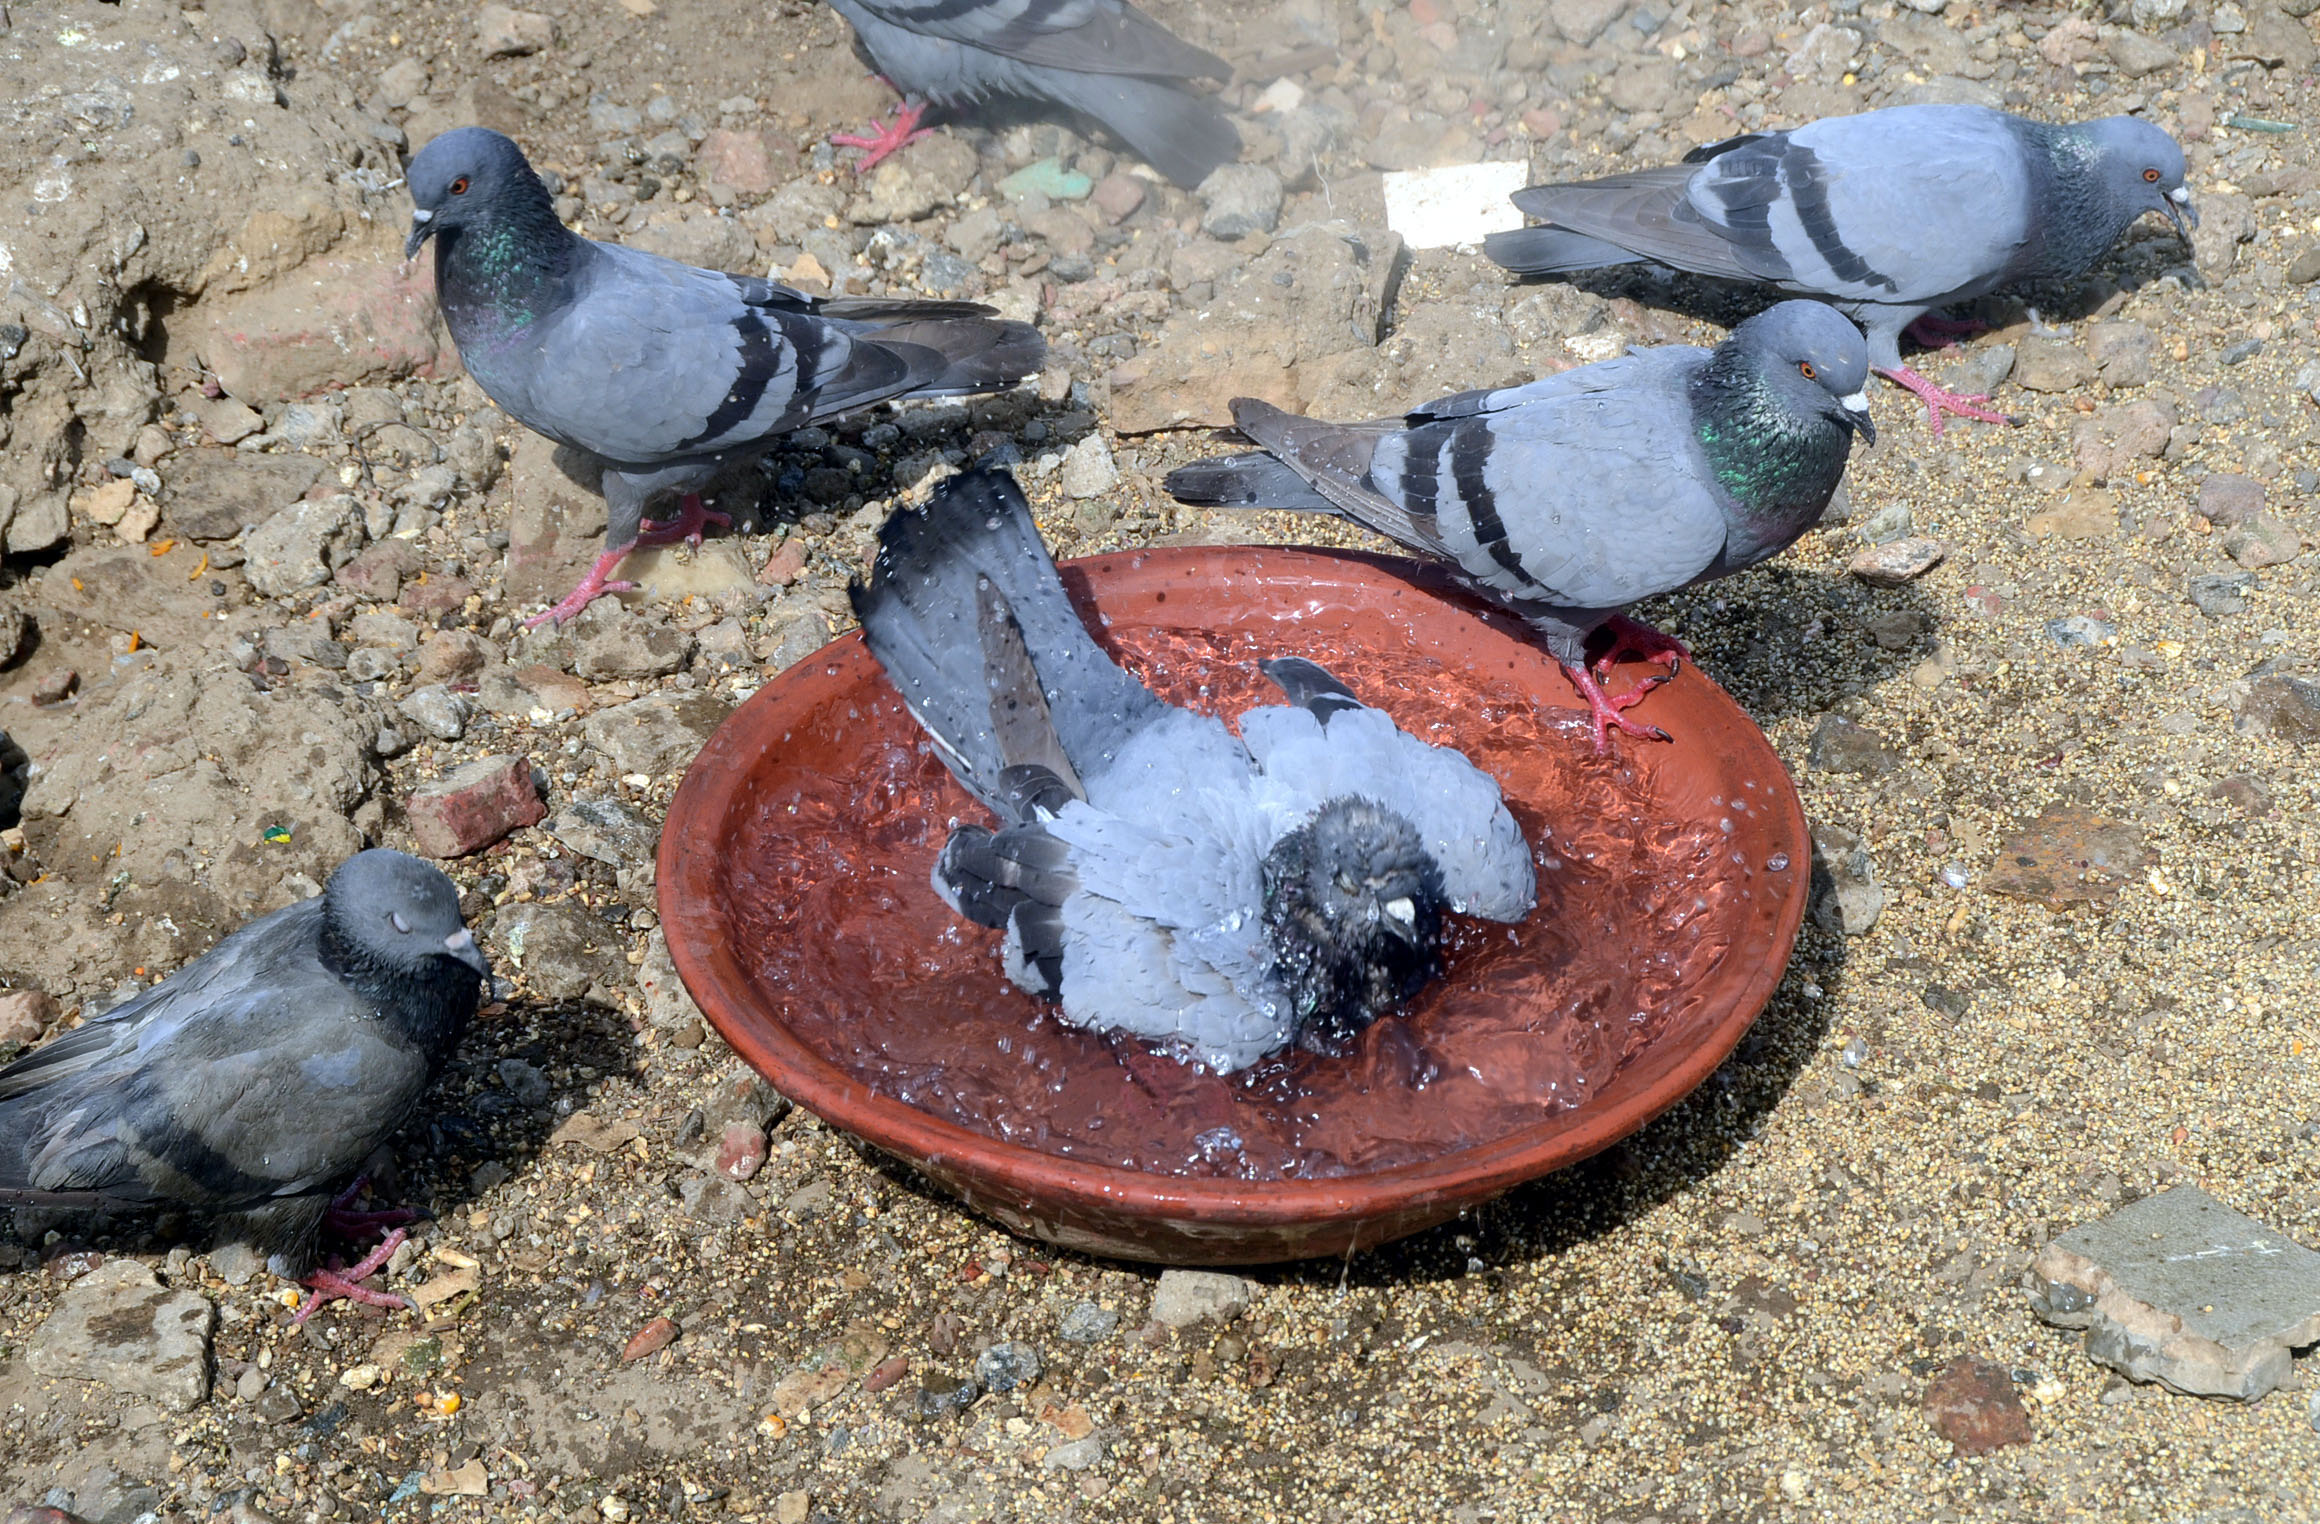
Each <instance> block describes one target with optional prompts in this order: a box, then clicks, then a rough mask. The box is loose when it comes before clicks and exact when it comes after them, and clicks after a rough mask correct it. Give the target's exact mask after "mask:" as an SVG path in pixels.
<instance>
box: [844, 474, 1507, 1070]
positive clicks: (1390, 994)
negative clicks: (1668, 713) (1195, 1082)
mask: <svg viewBox="0 0 2320 1524" xmlns="http://www.w3.org/2000/svg"><path fill="white" fill-rule="evenodd" d="M853 597H854V610H855V613H856V615H857V616H858V617H859V618H860V619H861V621H862V629H863V634H864V637H865V638H866V639H867V640H868V642H869V645H870V650H871V651H872V653H873V654H874V655H876V656H877V658H878V660H879V662H880V664H881V665H883V666H884V667H885V669H886V674H887V676H888V677H889V678H890V679H891V680H892V681H893V683H894V685H895V687H896V688H897V689H898V690H899V691H900V692H901V694H902V696H903V699H904V700H905V702H907V703H908V704H909V706H910V711H911V713H912V714H913V715H915V716H916V717H917V719H918V721H919V723H920V725H922V726H923V727H925V729H926V732H927V734H928V735H929V736H931V737H932V738H933V740H934V742H935V745H936V748H937V749H938V751H939V752H940V754H941V756H942V758H943V760H944V762H945V763H947V764H948V765H949V767H950V769H951V771H952V773H954V774H955V775H956V776H957V777H958V779H959V781H960V782H961V783H962V784H964V785H965V786H966V787H967V789H968V790H969V791H970V792H971V793H973V794H974V795H975V796H976V797H977V798H978V799H980V800H982V801H983V803H984V804H985V805H987V806H988V807H989V808H990V809H991V811H992V813H994V814H996V815H997V816H998V817H999V821H1000V824H999V827H998V829H997V830H989V829H986V828H984V827H982V826H979V825H962V826H958V827H956V828H955V829H954V830H953V831H952V832H951V835H950V839H949V841H948V842H947V843H946V845H945V846H944V848H943V851H942V855H941V857H940V859H939V860H938V861H937V863H936V865H935V869H934V887H935V892H936V893H937V894H939V895H941V896H942V897H943V899H944V900H945V901H947V902H948V903H949V904H950V905H951V906H952V908H954V909H956V910H957V911H958V912H959V913H960V914H961V915H963V916H966V917H967V918H968V919H970V920H972V921H975V922H977V923H979V924H981V925H984V926H991V927H1000V928H1004V929H1005V931H1006V943H1005V961H1006V968H1007V972H1008V974H1009V975H1010V977H1012V978H1013V979H1014V980H1015V982H1016V983H1017V984H1019V985H1021V986H1022V987H1023V988H1024V989H1026V990H1029V991H1031V992H1032V993H1034V994H1038V995H1044V996H1049V997H1053V998H1056V999H1059V1000H1060V1002H1061V1006H1062V1015H1063V1019H1064V1020H1065V1021H1067V1022H1069V1023H1071V1024H1072V1025H1075V1026H1079V1027H1084V1028H1088V1029H1091V1030H1094V1031H1099V1032H1119V1033H1124V1034H1126V1035H1129V1036H1132V1037H1136V1038H1141V1039H1143V1040H1145V1041H1147V1042H1152V1043H1157V1044H1161V1045H1164V1046H1167V1047H1170V1048H1173V1049H1175V1050H1177V1051H1179V1052H1181V1053H1183V1054H1184V1055H1186V1056H1188V1057H1190V1058H1192V1059H1194V1060H1197V1061H1198V1062H1201V1063H1204V1064H1207V1065H1208V1066H1209V1067H1211V1068H1212V1069H1215V1070H1217V1071H1219V1072H1226V1071H1231V1070H1235V1069H1240V1068H1244V1067H1246V1066H1247V1065H1249V1064H1252V1063H1254V1062H1256V1061H1257V1060H1258V1059H1260V1058H1263V1057H1264V1056H1266V1055H1267V1054H1270V1053H1274V1052H1277V1051H1279V1050H1281V1049H1283V1048H1286V1047H1288V1046H1290V1045H1291V1044H1292V1043H1294V1044H1296V1045H1298V1046H1301V1047H1304V1048H1307V1049H1310V1050H1315V1051H1319V1052H1324V1053H1328V1052H1335V1051H1338V1050H1339V1049H1340V1048H1341V1047H1342V1045H1343V1044H1345V1043H1347V1042H1349V1041H1350V1040H1351V1039H1352V1038H1353V1037H1354V1036H1356V1035H1357V1034H1359V1033H1360V1031H1361V1030H1362V1029H1363V1028H1364V1027H1365V1026H1367V1025H1368V1024H1369V1022H1370V1021H1371V1019H1372V1018H1374V1017H1375V1016H1377V1015H1378V1014H1379V1013H1380V1012H1382V1011H1385V1010H1388V1009H1390V1008H1392V1007H1393V1006H1395V1005H1397V1004H1399V1003H1400V1002H1401V1001H1403V1000H1405V999H1407V998H1408V997H1409V996H1410V995H1412V994H1414V993H1415V992H1416V991H1417V990H1418V988H1419V987H1421V986H1422V985H1423V984H1424V983H1425V982H1426V980H1427V979H1429V978H1430V977H1432V975H1433V974H1434V973H1435V971H1436V969H1437V966H1438V963H1439V943H1440V936H1441V918H1442V913H1443V912H1444V911H1445V910H1446V909H1447V910H1458V911H1462V912H1465V913H1467V914H1471V915H1478V916H1484V917H1487V918H1489V919H1491V920H1496V921H1510V922H1511V921H1519V920H1521V919H1522V918H1523V917H1524V916H1526V915H1528V914H1529V913H1530V910H1531V906H1532V904H1533V901H1534V898H1535V893H1536V887H1535V883H1534V880H1533V874H1532V866H1531V856H1530V849H1529V847H1528V846H1527V845H1526V844H1525V842H1524V840H1523V837H1522V832H1521V829H1520V828H1519V827H1518V826H1517V825H1516V824H1515V821H1514V817H1513V816H1511V815H1510V814H1508V813H1507V810H1506V806H1505V805H1504V804H1503V803H1502V802H1501V801H1500V798H1499V789H1498V784H1497V783H1496V781H1495V780H1493V779H1492V778H1491V777H1490V776H1489V775H1488V774H1486V773H1483V772H1481V771H1479V770H1478V769H1476V768H1475V766H1474V765H1473V764H1472V763H1470V762H1468V761H1467V760H1466V759H1465V758H1464V757H1463V756H1461V755H1459V754H1458V753H1457V752H1455V751H1452V750H1449V749H1446V748H1438V747H1433V746H1429V745H1427V744H1426V743H1424V742H1423V741H1420V740H1418V739H1417V738H1416V737H1414V736H1411V735H1408V734H1406V733H1404V732H1403V731H1401V730H1399V729H1397V728H1396V727H1395V725H1394V723H1393V722H1392V721H1391V720H1390V719H1388V718H1387V717H1386V716H1385V715H1384V714H1382V713H1380V712H1379V711H1377V710H1375V709H1370V708H1366V707H1364V706H1363V705H1362V704H1361V703H1360V701H1359V700H1357V699H1355V698H1354V696H1353V695H1352V694H1351V693H1350V692H1348V691H1347V690H1346V688H1345V687H1344V685H1343V684H1341V683H1339V682H1338V681H1337V680H1336V679H1335V678H1333V677H1331V676H1330V675H1329V674H1328V673H1327V672H1324V671H1323V670H1322V669H1321V668H1319V667H1317V666H1315V665H1314V664H1313V663H1311V662H1309V661H1304V660H1300V659H1296V658H1284V659H1281V660H1277V661H1269V662H1266V663H1265V664H1264V670H1265V672H1266V674H1267V675H1268V676H1270V677H1271V678H1272V679H1273V680H1274V682H1276V683H1277V684H1279V685H1280V687H1281V688H1282V690H1283V691H1284V692H1285V693H1286V694H1287V695H1288V696H1289V698H1290V699H1291V700H1292V704H1291V705H1289V706H1277V707H1266V708H1260V709H1252V710H1250V711H1249V712H1247V713H1246V714H1244V715H1242V716H1241V718H1240V734H1239V735H1238V736H1237V737H1236V736H1235V735H1234V734H1233V733H1232V732H1231V731H1229V730H1227V729H1226V728H1225V726H1224V723H1223V722H1222V721H1221V720H1218V719H1216V718H1214V717H1212V716H1209V715H1203V714H1195V713H1193V712H1192V711H1190V710H1186V709H1177V708H1174V707H1171V706H1170V705H1168V704H1166V703H1164V702H1162V701H1161V700H1160V699H1159V698H1158V697H1157V696H1156V695H1154V694H1153V693H1152V692H1151V690H1149V689H1147V688H1146V687H1145V686H1144V685H1143V684H1142V683H1140V682H1138V681H1137V680H1136V679H1135V678H1134V677H1132V676H1130V675H1129V674H1128V673H1127V672H1125V671H1123V670H1121V669H1120V667H1119V666H1117V665H1116V664H1115V663H1113V661H1112V660H1111V658H1110V657H1108V656H1106V655H1105V654H1104V653H1103V651H1102V649H1101V648H1100V647H1098V646H1097V645H1096V643H1095V640H1094V639H1093V638H1092V637H1091V636H1090V635H1089V634H1088V631H1087V628H1086V626H1085V625H1084V624H1082V623H1081V621H1080V617H1079V614H1078V612H1077V611H1076V610H1075V609H1074V608H1073V607H1072V605H1071V601H1070V599H1069V598H1068V597H1067V596H1066V594H1065V592H1064V589H1063V583H1062V581H1061V580H1060V579H1059V578H1058V577H1057V575H1056V570H1055V563H1054V562H1053V561H1052V560H1050V559H1049V558H1048V554H1047V548H1046V547H1045V546H1044V545H1043V544H1042V543H1041V542H1040V539H1039V531H1038V528H1037V527H1036V526H1035V525H1034V524H1033V523H1032V519H1031V509H1030V506H1029V505H1028V504H1027V503H1025V502H1024V500H1023V494H1022V493H1021V492H1020V491H1018V490H1017V488H1016V486H1015V483H1014V480H1013V479H1012V478H1011V477H1009V476H1007V475H1006V474H1005V473H1004V472H999V471H978V472H974V473H971V474H969V475H966V476H960V477H953V478H951V479H950V480H948V481H946V482H944V483H942V484H941V485H940V486H939V487H937V488H936V489H935V497H934V502H933V504H932V506H931V507H929V508H928V509H927V511H926V512H924V513H907V512H905V513H897V514H895V515H894V516H893V517H891V518H889V519H888V520H887V521H886V525H885V528H884V529H883V530H882V531H881V532H880V535H879V552H878V558H877V563H876V568H875V573H874V576H873V578H872V580H871V581H870V583H869V584H868V585H867V586H863V585H861V584H856V585H855V587H854V590H853Z"/></svg>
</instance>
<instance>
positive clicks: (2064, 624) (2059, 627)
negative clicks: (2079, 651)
mask: <svg viewBox="0 0 2320 1524" xmlns="http://www.w3.org/2000/svg"><path fill="white" fill-rule="evenodd" d="M2046 634H2047V637H2048V638H2049V639H2051V640H2052V641H2053V642H2054V643H2055V644H2056V645H2058V646H2099V645H2107V644H2108V643H2110V642H2111V641H2114V640H2116V639H2118V638H2119V627H2118V626H2117V625H2115V624H2111V623H2109V622H2107V621H2105V620H2101V619H2096V618H2094V617H2093V616H2092V615H2089V614H2069V615H2065V616H2064V617H2063V618H2060V619H2049V620H2047V621H2046Z"/></svg>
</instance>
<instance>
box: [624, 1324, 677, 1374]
mask: <svg viewBox="0 0 2320 1524" xmlns="http://www.w3.org/2000/svg"><path fill="white" fill-rule="evenodd" d="M682 1332H684V1330H683V1329H681V1328H679V1327H678V1326H677V1320H676V1319H674V1318H654V1319H653V1320H652V1321H651V1322H649V1323H647V1324H645V1325H644V1327H642V1328H640V1329H638V1330H637V1331H636V1332H635V1333H633V1334H631V1335H630V1336H629V1340H628V1342H627V1343H626V1344H624V1345H622V1346H621V1350H620V1363H621V1364H623V1365H627V1364H630V1363H632V1362H634V1361H637V1360H642V1359H644V1358H645V1357H646V1356H648V1355H657V1354H659V1353H660V1352H661V1351H662V1350H664V1349H667V1348H668V1347H669V1346H670V1345H671V1344H674V1343H675V1342H676V1340H677V1335H678V1334H680V1333H682Z"/></svg>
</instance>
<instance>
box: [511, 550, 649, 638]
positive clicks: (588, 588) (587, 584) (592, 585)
mask: <svg viewBox="0 0 2320 1524" xmlns="http://www.w3.org/2000/svg"><path fill="white" fill-rule="evenodd" d="M634 549H636V542H635V541H633V540H631V541H630V542H629V543H628V544H626V545H621V546H616V547H615V548H613V549H611V550H608V551H606V552H605V553H604V554H603V555H600V556H598V557H597V558H596V564H595V565H594V566H591V567H589V568H588V575H587V576H585V577H582V578H581V579H580V585H579V586H578V587H576V588H574V589H572V591H571V592H569V593H567V594H566V595H565V596H564V601H563V602H562V603H559V604H557V605H556V606H555V607H554V608H552V609H549V610H548V611H547V612H546V613H542V614H534V615H533V616H532V617H531V618H529V619H527V620H525V621H524V628H525V629H527V630H536V629H538V628H539V627H540V626H541V625H543V624H546V623H548V622H549V621H550V620H554V621H555V622H556V623H557V624H562V623H563V622H564V621H565V620H567V619H569V618H571V617H572V616H573V615H574V614H577V613H579V612H580V611H581V610H582V609H584V608H586V607H588V605H589V604H591V603H594V602H595V601H596V600H597V599H599V598H601V597H603V596H604V595H605V594H606V593H625V592H627V591H629V590H630V589H631V588H633V587H635V586H636V584H635V583H633V582H607V581H605V580H604V579H605V577H606V576H608V575H609V574H610V573H611V571H612V569H613V568H614V567H615V566H618V565H619V564H620V559H621V557H623V556H625V555H627V554H628V553H629V552H630V551H632V550H634Z"/></svg>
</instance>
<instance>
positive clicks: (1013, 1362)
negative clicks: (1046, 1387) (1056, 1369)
mask: <svg viewBox="0 0 2320 1524" xmlns="http://www.w3.org/2000/svg"><path fill="white" fill-rule="evenodd" d="M1042 1369H1043V1365H1042V1363H1041V1361H1040V1358H1039V1351H1037V1350H1035V1349H1033V1348H1032V1347H1031V1346H1030V1345H1028V1344H1018V1343H1009V1344H994V1345H992V1346H991V1347H990V1348H989V1349H986V1350H984V1351H983V1352H982V1353H981V1354H979V1355H977V1356H975V1379H976V1380H977V1381H979V1382H981V1383H982V1385H983V1387H984V1389H985V1390H987V1391H993V1392H1012V1391H1014V1390H1015V1389H1016V1388H1017V1387H1019V1386H1029V1385H1031V1384H1032V1383H1033V1382H1035V1381H1037V1380H1038V1379H1039V1372H1040V1371H1041V1370H1042Z"/></svg>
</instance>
